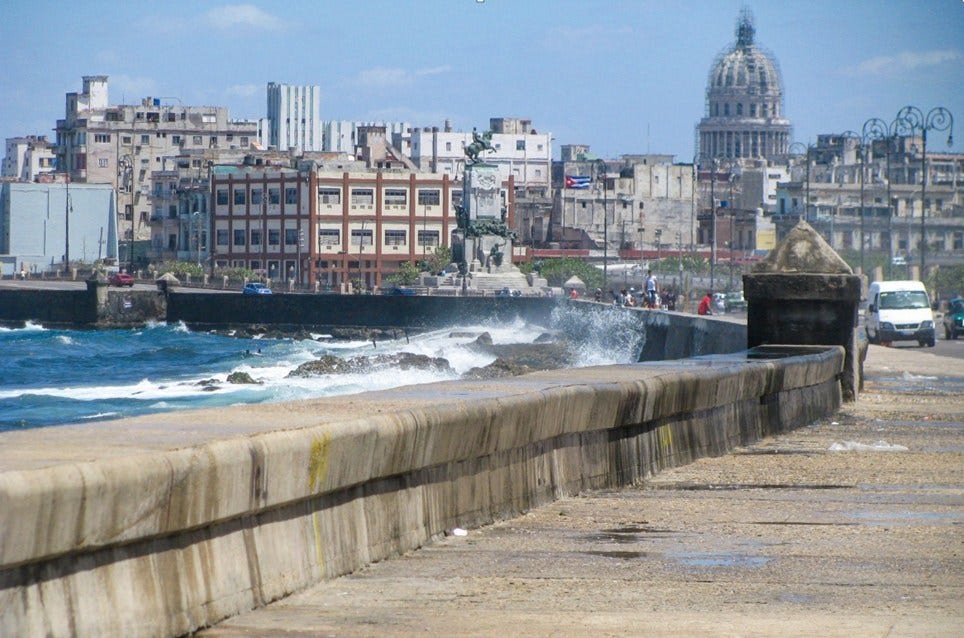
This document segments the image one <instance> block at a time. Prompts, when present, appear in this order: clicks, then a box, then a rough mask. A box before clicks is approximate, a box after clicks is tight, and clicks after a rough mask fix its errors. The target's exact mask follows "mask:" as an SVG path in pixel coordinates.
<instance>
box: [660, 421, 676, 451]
mask: <svg viewBox="0 0 964 638" xmlns="http://www.w3.org/2000/svg"><path fill="white" fill-rule="evenodd" d="M657 432H659V447H660V449H661V450H662V451H663V452H669V451H670V449H671V448H672V447H673V429H672V428H671V427H670V426H668V425H663V426H660V428H659V430H657Z"/></svg>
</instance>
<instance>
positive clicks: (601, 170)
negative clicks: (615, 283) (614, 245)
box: [593, 159, 609, 290]
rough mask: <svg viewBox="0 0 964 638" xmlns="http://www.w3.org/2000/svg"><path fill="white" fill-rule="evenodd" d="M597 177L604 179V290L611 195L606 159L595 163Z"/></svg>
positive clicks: (607, 261) (607, 283)
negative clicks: (607, 179)
mask: <svg viewBox="0 0 964 638" xmlns="http://www.w3.org/2000/svg"><path fill="white" fill-rule="evenodd" d="M593 169H594V170H595V173H596V179H597V180H599V179H600V178H601V179H602V192H603V290H609V212H608V211H607V209H608V208H609V195H608V192H607V188H606V187H607V184H606V161H605V160H602V159H598V160H596V161H595V162H594V163H593Z"/></svg>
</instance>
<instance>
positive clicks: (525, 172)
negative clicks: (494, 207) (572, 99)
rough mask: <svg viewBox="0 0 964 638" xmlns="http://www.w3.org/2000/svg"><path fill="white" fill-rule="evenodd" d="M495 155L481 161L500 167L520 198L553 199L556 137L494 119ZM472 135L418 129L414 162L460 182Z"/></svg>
mask: <svg viewBox="0 0 964 638" xmlns="http://www.w3.org/2000/svg"><path fill="white" fill-rule="evenodd" d="M489 128H490V129H491V130H492V131H493V135H492V140H491V142H490V143H491V145H492V147H493V149H494V150H493V151H491V152H486V153H483V154H482V155H480V156H479V159H481V160H484V161H485V162H486V163H488V164H495V165H496V166H498V167H499V174H500V176H501V177H502V180H503V181H506V180H508V179H509V178H510V177H511V178H512V180H513V182H514V184H515V188H516V191H517V193H518V194H520V195H521V194H523V193H532V194H538V195H541V196H543V197H548V196H550V193H551V188H552V135H550V134H548V133H538V132H537V131H536V130H535V129H533V128H532V123H531V121H530V120H522V119H514V118H492V119H490V120H489ZM472 140H473V137H472V133H471V132H470V133H463V132H455V131H452V130H450V128H449V127H448V126H446V127H445V129H443V130H439V129H438V128H437V127H433V128H422V129H414V130H412V134H411V155H410V157H411V158H412V161H413V162H415V164H416V165H417V166H418V168H419V170H422V171H428V172H431V173H439V174H444V175H448V176H449V177H450V178H451V179H460V177H461V175H463V174H464V172H465V147H466V146H468V145H469V144H471V143H472Z"/></svg>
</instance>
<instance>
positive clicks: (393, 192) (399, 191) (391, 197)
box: [385, 188, 408, 206]
mask: <svg viewBox="0 0 964 638" xmlns="http://www.w3.org/2000/svg"><path fill="white" fill-rule="evenodd" d="M407 203H408V191H406V190H405V189H404V188H387V189H385V205H386V206H404V205H405V204H407Z"/></svg>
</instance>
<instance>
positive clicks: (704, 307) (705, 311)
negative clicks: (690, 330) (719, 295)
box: [696, 290, 713, 315]
mask: <svg viewBox="0 0 964 638" xmlns="http://www.w3.org/2000/svg"><path fill="white" fill-rule="evenodd" d="M696 312H697V314H701V315H711V314H713V291H712V290H708V291H706V296H705V297H703V299H702V300H701V301H700V305H699V307H698V308H697V309H696Z"/></svg>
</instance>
